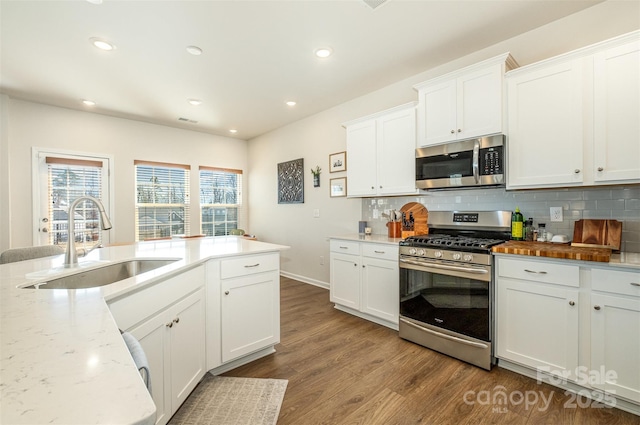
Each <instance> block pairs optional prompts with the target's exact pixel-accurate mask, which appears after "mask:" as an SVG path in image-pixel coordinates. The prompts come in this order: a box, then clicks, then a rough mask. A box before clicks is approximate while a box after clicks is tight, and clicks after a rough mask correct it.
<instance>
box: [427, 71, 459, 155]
mask: <svg viewBox="0 0 640 425" xmlns="http://www.w3.org/2000/svg"><path fill="white" fill-rule="evenodd" d="M418 94H419V96H420V100H419V103H418V144H417V147H423V146H432V145H437V144H440V143H444V142H449V141H451V140H455V139H456V137H457V135H456V129H457V127H456V80H455V79H452V80H449V81H445V82H441V83H436V84H434V85H432V86H429V87H424V88H422V89H420V91H419V93H418Z"/></svg>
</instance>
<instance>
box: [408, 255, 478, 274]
mask: <svg viewBox="0 0 640 425" xmlns="http://www.w3.org/2000/svg"><path fill="white" fill-rule="evenodd" d="M400 262H401V263H407V264H413V265H414V266H420V267H431V268H434V269H440V270H451V271H454V272H467V273H475V274H487V273H489V271H488V270H486V269H477V268H474V267H461V266H452V265H449V264H431V263H430V264H425V263H421V262H420V261H413V260H407V259H405V258H401V259H400Z"/></svg>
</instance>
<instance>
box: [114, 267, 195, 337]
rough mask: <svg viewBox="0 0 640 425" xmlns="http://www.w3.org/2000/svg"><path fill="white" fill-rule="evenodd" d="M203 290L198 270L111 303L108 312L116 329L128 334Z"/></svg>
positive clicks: (192, 270) (184, 273) (187, 272)
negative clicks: (145, 321)
mask: <svg viewBox="0 0 640 425" xmlns="http://www.w3.org/2000/svg"><path fill="white" fill-rule="evenodd" d="M203 286H204V267H202V266H199V267H196V268H195V269H191V270H188V271H186V272H183V273H181V274H179V275H177V276H174V277H172V278H169V279H167V280H165V281H163V282H158V283H157V284H155V285H153V286H149V287H148V288H144V289H143V290H141V291H138V292H135V293H133V294H131V295H128V296H126V297H123V298H119V299H117V300H116V301H113V302H110V303H109V304H108V305H109V310H111V314H112V315H113V318H114V319H115V321H116V324H117V325H118V327H119V328H120V329H122V330H128V329H129V328H131V327H132V326H133V325H135V324H137V323H140V322H141V321H142V320H144V319H146V318H148V317H150V316H151V315H153V314H156V313H157V312H159V311H161V310H163V309H164V308H166V307H168V306H170V305H172V304H173V303H175V302H176V301H178V300H180V299H182V298H184V297H186V296H187V295H189V294H190V293H192V292H194V291H196V290H198V289H199V288H202V287H203Z"/></svg>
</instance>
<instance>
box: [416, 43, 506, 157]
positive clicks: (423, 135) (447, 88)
mask: <svg viewBox="0 0 640 425" xmlns="http://www.w3.org/2000/svg"><path fill="white" fill-rule="evenodd" d="M516 66H517V64H516V63H515V61H514V60H513V58H512V57H511V56H510V55H509V54H508V53H505V54H503V55H500V56H497V57H495V58H492V59H488V60H486V61H483V62H481V63H478V64H475V65H473V66H469V67H466V68H464V69H461V70H459V71H455V72H452V73H449V74H446V75H444V76H441V77H438V78H435V79H432V80H429V81H426V82H424V83H421V84H418V85H415V86H414V89H416V90H417V91H418V99H419V100H418V139H417V147H423V146H432V145H437V144H441V143H445V142H450V141H453V140H463V139H469V138H473V137H479V136H485V135H488V134H495V133H501V132H502V131H503V129H502V127H503V125H502V123H503V114H504V111H503V103H504V102H503V82H504V74H505V72H506V71H507V70H509V69H513V68H515V67H516Z"/></svg>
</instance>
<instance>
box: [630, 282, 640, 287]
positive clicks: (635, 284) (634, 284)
mask: <svg viewBox="0 0 640 425" xmlns="http://www.w3.org/2000/svg"><path fill="white" fill-rule="evenodd" d="M631 285H633V286H640V283H635V282H631Z"/></svg>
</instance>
